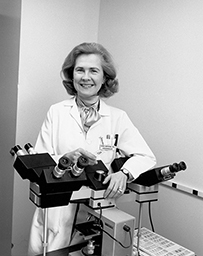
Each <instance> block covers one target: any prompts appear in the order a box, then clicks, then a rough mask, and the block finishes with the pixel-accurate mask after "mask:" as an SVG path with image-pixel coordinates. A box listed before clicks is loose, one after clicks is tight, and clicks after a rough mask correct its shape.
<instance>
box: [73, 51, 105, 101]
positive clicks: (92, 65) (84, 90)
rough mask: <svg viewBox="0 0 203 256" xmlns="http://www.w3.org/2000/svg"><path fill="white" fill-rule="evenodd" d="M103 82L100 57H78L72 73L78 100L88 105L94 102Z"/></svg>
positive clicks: (86, 55)
mask: <svg viewBox="0 0 203 256" xmlns="http://www.w3.org/2000/svg"><path fill="white" fill-rule="evenodd" d="M103 82H104V72H103V68H102V65H101V57H100V55H98V54H82V55H80V56H79V57H78V58H77V59H76V62H75V67H74V71H73V84H74V87H75V89H76V91H77V95H78V96H79V97H80V99H81V100H84V101H87V102H89V103H94V102H96V100H97V98H98V91H99V90H100V88H101V86H102V84H103Z"/></svg>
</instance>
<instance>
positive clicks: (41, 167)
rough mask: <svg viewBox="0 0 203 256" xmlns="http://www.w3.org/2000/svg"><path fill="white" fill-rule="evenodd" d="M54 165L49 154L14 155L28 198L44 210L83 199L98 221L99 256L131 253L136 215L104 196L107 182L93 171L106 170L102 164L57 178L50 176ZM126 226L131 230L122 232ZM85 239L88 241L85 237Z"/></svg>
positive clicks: (125, 255)
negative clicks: (24, 181)
mask: <svg viewBox="0 0 203 256" xmlns="http://www.w3.org/2000/svg"><path fill="white" fill-rule="evenodd" d="M56 165H57V164H56V162H55V161H54V160H53V158H52V157H51V156H50V155H49V154H48V153H42V154H34V155H22V156H17V158H16V159H15V162H14V168H15V169H16V171H17V172H18V173H19V175H20V176H21V177H22V179H28V180H29V181H30V195H29V198H30V200H31V201H32V202H33V203H34V204H35V205H36V206H37V207H40V208H43V209H46V208H49V207H57V206H63V205H68V204H69V203H70V202H74V201H77V200H81V199H82V200H85V204H84V207H85V208H86V211H87V212H88V213H89V214H90V215H92V216H94V217H95V219H97V220H99V221H100V225H101V227H100V228H99V230H98V232H96V236H98V237H99V239H96V241H99V244H97V247H99V248H97V252H99V253H100V254H99V256H101V255H105V256H131V255H132V250H133V236H134V229H135V217H134V216H131V215H129V214H127V213H125V212H123V211H121V210H119V209H118V208H117V207H116V205H115V200H114V199H104V198H103V193H104V191H105V189H106V187H107V185H103V184H102V182H101V180H100V178H98V177H96V178H95V176H94V174H95V171H97V170H99V171H101V170H102V172H103V173H105V172H106V173H107V172H108V170H107V168H106V167H105V165H104V164H103V163H102V162H101V161H98V164H97V165H94V166H88V167H86V170H85V172H83V173H82V174H81V175H80V176H79V177H73V176H72V175H71V174H70V172H66V173H65V174H64V175H63V176H62V177H60V178H59V179H58V178H56V177H54V175H53V171H54V168H55V166H56ZM86 224H88V223H86ZM97 224H98V223H97ZM76 226H77V225H76ZM87 226H89V225H87ZM125 227H128V228H129V229H130V231H129V232H127V231H125V230H124V229H125ZM94 236H95V234H93V235H92V236H91V235H90V236H89V237H88V240H91V239H94ZM84 237H85V236H84ZM84 240H85V244H87V243H88V241H87V240H86V238H84ZM116 240H117V241H116ZM118 241H119V242H120V244H119V243H118ZM121 244H122V245H123V247H122V246H121ZM83 255H90V254H83ZM92 255H94V254H92Z"/></svg>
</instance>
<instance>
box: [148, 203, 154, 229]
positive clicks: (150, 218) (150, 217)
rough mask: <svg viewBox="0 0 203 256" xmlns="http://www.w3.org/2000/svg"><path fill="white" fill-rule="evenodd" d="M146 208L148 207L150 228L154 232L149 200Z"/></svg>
mask: <svg viewBox="0 0 203 256" xmlns="http://www.w3.org/2000/svg"><path fill="white" fill-rule="evenodd" d="M148 209H149V220H150V224H151V228H152V231H153V232H155V229H154V225H153V220H152V214H151V202H149V205H148Z"/></svg>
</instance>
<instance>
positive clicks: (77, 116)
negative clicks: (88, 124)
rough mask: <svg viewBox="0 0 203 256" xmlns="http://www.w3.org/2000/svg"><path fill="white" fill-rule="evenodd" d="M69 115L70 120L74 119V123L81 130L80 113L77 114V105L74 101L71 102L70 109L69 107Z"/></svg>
mask: <svg viewBox="0 0 203 256" xmlns="http://www.w3.org/2000/svg"><path fill="white" fill-rule="evenodd" d="M70 115H71V116H72V118H74V119H75V121H76V122H77V123H78V125H79V126H80V127H81V128H82V122H81V118H80V113H79V110H78V107H77V104H76V102H75V99H73V101H72V107H71V110H70Z"/></svg>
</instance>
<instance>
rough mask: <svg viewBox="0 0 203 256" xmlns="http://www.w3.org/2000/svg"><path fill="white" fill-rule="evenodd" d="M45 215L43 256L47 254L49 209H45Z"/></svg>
mask: <svg viewBox="0 0 203 256" xmlns="http://www.w3.org/2000/svg"><path fill="white" fill-rule="evenodd" d="M43 213H44V225H43V256H46V252H47V245H48V242H47V223H48V209H47V208H45V209H43Z"/></svg>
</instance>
